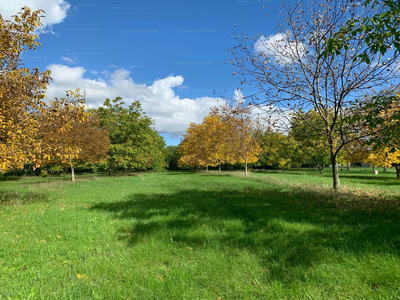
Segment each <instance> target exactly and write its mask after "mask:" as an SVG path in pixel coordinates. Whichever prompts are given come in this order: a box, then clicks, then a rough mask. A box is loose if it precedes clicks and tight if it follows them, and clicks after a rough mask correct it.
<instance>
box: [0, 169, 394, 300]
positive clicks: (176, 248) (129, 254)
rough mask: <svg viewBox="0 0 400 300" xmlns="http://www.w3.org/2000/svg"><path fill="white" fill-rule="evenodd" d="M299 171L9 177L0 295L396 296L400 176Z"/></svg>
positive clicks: (3, 193)
mask: <svg viewBox="0 0 400 300" xmlns="http://www.w3.org/2000/svg"><path fill="white" fill-rule="evenodd" d="M296 172H297V174H295V173H294V172H289V173H284V174H283V175H282V174H280V173H265V174H263V173H262V174H258V173H253V174H252V176H251V178H249V179H244V178H242V177H241V173H234V174H222V175H219V174H217V173H211V174H204V173H199V174H190V173H179V172H176V173H166V174H146V175H140V176H136V177H133V176H130V177H113V178H104V177H103V178H87V179H84V180H79V181H78V182H77V183H76V184H71V183H69V182H68V181H50V180H48V179H46V180H42V179H38V178H34V179H20V180H17V181H5V182H1V184H0V203H1V204H0V282H1V285H0V299H8V298H11V299H219V297H220V298H221V299H398V298H400V261H399V251H400V228H399V220H400V218H399V217H400V208H399V199H400V198H399V192H398V191H397V190H398V188H397V186H398V183H397V181H395V179H393V177H392V176H393V174H390V175H389V177H390V179H385V180H380V179H377V178H381V177H373V176H374V175H371V176H372V177H371V178H369V175H368V174H364V173H363V172H364V171H362V170H352V171H350V172H348V177H345V176H343V175H345V174H341V175H342V184H343V187H344V188H343V191H341V192H340V193H333V192H332V191H331V190H330V188H329V187H330V184H331V182H330V178H329V177H325V176H320V175H317V174H316V173H313V174H310V173H309V172H300V171H296ZM326 175H328V172H326ZM378 176H382V177H383V176H385V175H381V174H379V175H378ZM353 177H356V179H355V178H353ZM357 177H359V179H357ZM389 181H390V182H391V183H390V184H388V182H389ZM367 187H369V188H367Z"/></svg>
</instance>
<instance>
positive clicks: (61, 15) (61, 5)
mask: <svg viewBox="0 0 400 300" xmlns="http://www.w3.org/2000/svg"><path fill="white" fill-rule="evenodd" d="M24 6H28V7H29V8H30V9H31V10H37V9H43V10H44V11H45V17H44V18H42V19H41V22H42V24H43V27H41V28H40V29H39V30H38V32H39V33H45V32H52V26H53V25H55V24H59V23H61V22H63V21H64V19H65V18H66V17H67V12H68V10H69V9H70V7H71V5H70V4H69V3H68V2H67V1H65V0H13V1H1V2H0V14H1V15H2V16H3V18H4V19H10V17H11V16H12V15H16V14H17V13H18V12H20V11H21V7H24Z"/></svg>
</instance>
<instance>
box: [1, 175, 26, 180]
mask: <svg viewBox="0 0 400 300" xmlns="http://www.w3.org/2000/svg"><path fill="white" fill-rule="evenodd" d="M20 179H21V177H20V176H0V181H17V180H20Z"/></svg>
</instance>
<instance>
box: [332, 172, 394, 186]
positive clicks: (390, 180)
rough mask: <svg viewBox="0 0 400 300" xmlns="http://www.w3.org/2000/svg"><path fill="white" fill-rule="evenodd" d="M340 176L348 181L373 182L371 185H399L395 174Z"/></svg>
mask: <svg viewBox="0 0 400 300" xmlns="http://www.w3.org/2000/svg"><path fill="white" fill-rule="evenodd" d="M340 178H345V179H346V180H349V181H353V180H354V181H357V182H362V183H365V184H373V185H382V186H387V185H400V180H399V179H397V178H396V175H395V174H394V175H392V176H379V177H377V176H376V175H370V176H366V175H364V176H354V175H342V174H341V175H340Z"/></svg>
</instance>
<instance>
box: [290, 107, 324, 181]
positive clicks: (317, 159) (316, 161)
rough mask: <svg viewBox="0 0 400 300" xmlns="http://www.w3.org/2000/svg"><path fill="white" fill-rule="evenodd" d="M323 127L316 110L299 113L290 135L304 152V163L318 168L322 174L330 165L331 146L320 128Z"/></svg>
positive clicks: (293, 122)
mask: <svg viewBox="0 0 400 300" xmlns="http://www.w3.org/2000/svg"><path fill="white" fill-rule="evenodd" d="M321 126H323V124H322V122H321V119H320V118H319V117H318V114H317V112H316V111H315V110H309V111H308V112H306V113H303V114H301V113H300V112H299V113H298V116H297V117H296V116H294V118H293V120H292V124H291V130H290V135H291V136H292V137H293V138H294V139H295V140H296V141H297V143H298V147H299V149H301V152H302V159H301V160H302V163H303V164H306V165H311V166H313V167H317V168H318V170H319V172H320V174H322V170H323V169H324V167H325V166H326V165H329V164H330V153H329V145H328V142H327V140H326V138H325V136H324V135H323V134H321V133H320V131H319V128H321Z"/></svg>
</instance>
